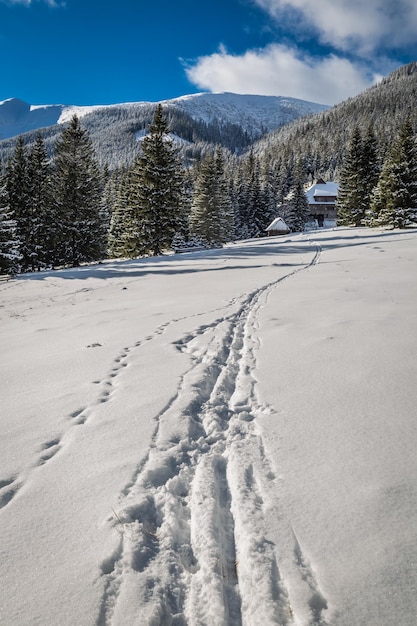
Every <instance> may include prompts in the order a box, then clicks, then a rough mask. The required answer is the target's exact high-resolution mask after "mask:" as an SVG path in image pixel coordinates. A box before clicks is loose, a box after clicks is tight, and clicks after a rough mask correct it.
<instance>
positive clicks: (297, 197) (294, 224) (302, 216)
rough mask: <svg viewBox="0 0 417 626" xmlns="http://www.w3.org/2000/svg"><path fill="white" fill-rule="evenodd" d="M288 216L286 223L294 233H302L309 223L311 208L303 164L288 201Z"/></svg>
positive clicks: (298, 171) (299, 167)
mask: <svg viewBox="0 0 417 626" xmlns="http://www.w3.org/2000/svg"><path fill="white" fill-rule="evenodd" d="M287 206H288V215H287V217H286V220H285V221H286V223H287V226H288V227H289V228H291V230H292V231H293V232H302V231H303V230H304V226H305V225H306V223H307V221H308V215H309V207H308V199H307V195H306V193H305V191H304V186H303V173H302V167H301V164H299V165H298V167H297V173H296V180H295V183H294V186H293V188H292V190H291V192H290V194H289V198H288V201H287Z"/></svg>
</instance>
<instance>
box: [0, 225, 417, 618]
mask: <svg viewBox="0 0 417 626" xmlns="http://www.w3.org/2000/svg"><path fill="white" fill-rule="evenodd" d="M416 243H417V231H416V230H413V231H406V232H396V231H392V232H388V233H386V232H376V231H367V230H365V229H354V230H348V229H337V230H333V231H322V232H319V233H314V239H311V238H309V237H308V236H292V237H291V238H289V237H284V238H273V237H271V238H267V239H264V240H257V241H252V242H247V243H239V244H235V245H231V246H229V247H225V248H224V249H222V250H212V251H203V252H199V253H197V252H195V253H192V254H191V253H190V254H184V255H177V256H174V255H173V256H166V257H158V258H151V259H143V260H137V261H128V262H122V261H115V262H105V263H103V264H100V265H97V266H93V267H85V268H78V269H71V270H64V271H55V272H52V271H51V272H45V273H42V274H38V275H22V276H20V277H19V278H17V279H16V280H13V281H10V282H2V283H0V299H1V308H0V317H1V324H0V342H1V345H2V360H1V367H2V371H1V377H0V380H1V385H2V393H1V397H2V410H1V413H0V428H1V432H2V437H1V438H0V554H1V558H0V581H1V589H2V593H1V594H0V623H2V624H5V625H7V626H9V625H13V626H32V625H34V624H41V625H42V626H56V625H57V624H59V626H74V624H76V625H77V626H150V625H153V626H154V625H162V626H165V625H167V624H177V625H179V624H181V625H183V626H184V625H190V626H191V625H193V626H194V625H195V626H197V625H203V624H207V625H210V626H211V625H216V626H258V625H262V626H269V625H281V626H319V625H320V626H356V625H358V626H359V625H362V624H363V625H365V624H366V626H392V625H393V624H395V625H398V626H400V625H401V626H412V625H413V624H414V623H415V616H416V614H417V595H416V594H415V589H416V586H417V572H416V568H415V563H416V562H417V547H416V546H417V541H416V539H417V537H416V535H417V488H416V485H417V455H416V454H415V450H416V445H417V428H416V422H415V406H416V402H417V388H416V385H415V380H416V375H417V370H416V354H417V334H416V332H415V328H416V322H417V319H416V310H415V303H416V301H417V283H416V281H415V267H416V262H417V245H416Z"/></svg>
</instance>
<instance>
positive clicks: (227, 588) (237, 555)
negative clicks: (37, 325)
mask: <svg viewBox="0 0 417 626" xmlns="http://www.w3.org/2000/svg"><path fill="white" fill-rule="evenodd" d="M311 243H312V245H314V247H315V254H314V256H313V259H312V261H311V262H310V263H309V264H308V265H305V266H303V267H301V268H300V267H299V268H297V269H296V270H294V271H292V272H290V273H288V274H287V275H285V276H284V277H281V278H279V279H278V280H276V281H274V282H271V283H270V284H268V285H266V286H263V287H261V288H259V289H256V290H254V291H253V292H252V293H250V294H248V295H246V296H245V297H243V298H242V299H241V301H240V305H239V307H238V309H237V310H234V311H233V312H231V313H229V314H227V315H224V316H223V317H219V318H218V319H216V320H214V321H213V322H212V323H210V324H205V325H202V326H199V327H197V328H196V329H195V330H194V331H192V332H190V333H188V334H187V335H186V336H184V337H182V338H181V339H179V340H178V341H176V342H175V343H174V346H175V347H176V348H177V349H178V350H180V351H183V352H185V353H187V354H188V355H190V357H191V366H190V368H189V370H188V371H187V372H186V373H185V374H184V375H183V377H182V379H181V381H180V384H179V387H178V391H177V394H176V396H175V397H174V398H173V399H172V400H171V402H170V403H169V405H168V406H167V407H165V409H164V410H163V411H162V412H161V413H160V414H159V415H158V416H157V417H156V420H157V428H156V430H155V433H154V436H153V440H152V443H151V447H150V449H149V452H148V454H147V456H146V458H145V459H143V460H142V461H141V463H140V464H139V465H138V468H137V470H136V472H135V474H134V476H133V477H132V479H131V480H130V481H129V483H128V484H127V485H126V486H125V488H124V489H123V491H122V493H121V495H120V506H119V507H118V510H117V511H115V510H114V511H113V515H112V516H111V517H110V518H109V519H108V523H109V524H112V525H113V526H114V528H115V529H116V530H117V531H118V533H119V535H120V539H119V542H118V545H117V546H116V548H115V551H114V553H113V554H111V555H110V556H109V557H108V558H107V559H105V561H104V562H103V563H102V564H101V578H102V585H103V597H102V604H101V608H100V612H99V615H98V618H97V622H96V624H97V626H124V625H125V624H126V623H129V624H131V625H132V626H133V625H138V626H139V625H141V626H142V625H145V624H147V625H155V626H156V625H158V624H167V625H168V624H172V625H175V626H180V625H182V626H185V625H196V626H197V625H207V626H211V625H216V626H226V625H229V624H230V625H233V626H235V625H236V626H245V625H247V626H249V625H255V624H271V625H272V624H277V625H282V626H285V625H290V624H299V625H303V626H318V625H322V626H324V625H325V624H326V622H325V620H324V616H323V611H324V610H326V609H327V601H326V599H325V597H324V596H323V594H322V593H321V591H320V588H319V584H318V581H317V579H316V577H315V574H314V570H313V567H312V566H311V564H310V563H309V561H308V559H307V558H306V557H305V555H304V554H303V551H302V549H301V546H300V543H299V541H298V539H297V537H296V536H295V533H294V531H293V529H292V528H291V526H290V525H288V528H287V530H286V533H287V535H288V536H289V537H290V541H291V545H292V546H293V552H292V554H291V560H292V579H294V576H295V578H296V579H297V585H296V586H297V593H296V594H295V596H296V597H295V599H294V601H293V600H292V598H291V589H289V588H287V585H286V581H285V579H284V577H283V575H282V573H281V571H280V564H279V563H278V560H277V556H276V550H275V545H274V543H273V542H272V541H271V540H270V539H269V538H268V526H267V521H266V515H265V510H266V508H267V506H268V503H267V500H268V491H270V490H271V489H274V483H275V475H274V471H273V469H272V467H271V463H270V461H269V460H268V458H267V455H266V453H265V449H264V446H263V443H262V439H261V436H260V433H259V431H258V428H257V426H256V420H255V418H256V416H257V415H259V414H262V412H264V411H271V408H270V407H266V406H263V405H261V404H260V403H259V400H258V398H257V395H256V389H255V387H256V381H255V379H254V377H253V375H252V372H253V370H254V368H255V366H256V357H255V351H256V348H257V345H258V344H257V339H256V330H257V312H258V310H259V309H260V308H261V307H262V306H264V305H265V303H266V302H267V299H268V295H269V293H270V292H271V291H272V289H274V288H276V287H277V285H278V284H279V283H280V282H282V281H283V280H287V279H288V278H290V277H292V276H294V275H295V274H297V273H298V272H300V271H303V270H305V269H308V268H310V267H311V266H313V265H315V264H316V263H318V261H319V258H320V253H321V249H320V247H319V245H318V244H316V243H315V242H311ZM235 303H236V302H234V304H235ZM264 498H265V499H266V501H265V500H264ZM294 602H295V603H294Z"/></svg>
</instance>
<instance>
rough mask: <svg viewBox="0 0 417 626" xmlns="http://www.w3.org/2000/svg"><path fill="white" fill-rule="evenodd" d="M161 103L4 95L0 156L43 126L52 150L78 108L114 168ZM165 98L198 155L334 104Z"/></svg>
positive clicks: (133, 149) (175, 128)
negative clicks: (37, 100) (82, 102)
mask: <svg viewBox="0 0 417 626" xmlns="http://www.w3.org/2000/svg"><path fill="white" fill-rule="evenodd" d="M157 104H158V103H155V102H128V103H122V104H112V105H105V106H104V105H95V106H73V105H30V104H27V103H26V102H23V101H22V100H19V99H17V98H11V99H9V100H4V101H3V102H0V157H1V158H2V159H3V160H5V159H7V157H8V155H9V154H10V152H11V151H12V150H13V148H14V143H15V141H14V138H15V137H16V136H17V135H22V134H25V139H26V143H27V144H29V145H30V144H31V143H33V141H34V140H35V137H36V133H37V131H38V130H39V129H41V128H42V132H43V135H44V139H45V142H46V144H47V146H48V148H49V149H50V150H52V147H53V144H54V142H55V140H56V138H57V136H58V135H59V134H60V132H61V125H62V124H63V123H65V122H67V121H68V120H69V119H70V118H71V116H72V115H74V114H77V116H78V117H80V118H82V119H83V125H84V126H85V127H86V128H87V130H88V131H89V133H90V136H91V138H92V141H93V145H94V148H95V150H96V152H97V155H98V158H99V160H100V162H101V163H103V164H104V163H105V164H107V165H108V166H109V167H110V168H111V169H112V168H114V167H118V166H120V165H121V164H123V163H127V162H131V161H132V160H133V159H134V158H135V156H136V154H137V152H138V138H140V137H141V136H143V133H144V130H145V129H146V127H147V126H148V125H149V123H150V122H151V121H152V118H153V113H154V110H155V107H156V106H157ZM161 104H162V105H163V107H164V109H165V111H166V112H167V114H168V116H169V120H170V127H171V130H172V132H173V133H174V134H175V135H176V136H177V137H178V140H179V143H180V144H181V150H182V151H183V153H185V152H187V150H188V153H189V154H188V157H189V158H195V157H196V156H198V154H196V152H197V153H198V151H200V152H201V151H202V150H204V145H203V144H213V143H214V144H221V145H223V146H224V147H226V148H228V149H230V150H231V151H233V152H236V151H238V152H239V151H241V150H243V149H245V148H246V147H248V146H249V145H251V144H252V143H253V141H255V140H257V139H259V138H260V137H261V136H263V135H264V134H266V133H268V132H270V131H272V130H275V129H277V128H279V127H280V126H282V125H284V124H288V123H289V122H291V121H293V120H296V119H299V118H300V117H304V116H306V115H311V114H314V113H318V112H320V111H323V110H327V109H328V108H329V107H328V106H327V105H323V104H317V103H313V102H307V101H304V100H298V99H296V98H285V97H281V96H256V95H239V94H233V93H216V94H212V93H198V94H193V95H187V96H182V97H179V98H174V99H172V100H164V101H161ZM197 144H201V145H199V146H198V147H196V145H197ZM187 146H189V147H187Z"/></svg>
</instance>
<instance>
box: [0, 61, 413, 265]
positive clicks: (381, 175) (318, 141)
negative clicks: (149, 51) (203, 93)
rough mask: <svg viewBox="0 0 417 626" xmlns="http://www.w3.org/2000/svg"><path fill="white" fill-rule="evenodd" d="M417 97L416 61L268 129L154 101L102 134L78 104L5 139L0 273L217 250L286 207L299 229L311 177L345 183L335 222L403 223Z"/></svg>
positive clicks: (409, 213) (258, 231)
mask: <svg viewBox="0 0 417 626" xmlns="http://www.w3.org/2000/svg"><path fill="white" fill-rule="evenodd" d="M416 94H417V63H411V64H409V65H407V66H404V67H403V68H400V69H399V70H396V71H395V72H393V73H392V74H391V75H389V76H388V77H387V78H385V79H384V80H382V81H381V82H380V83H379V84H378V85H376V86H374V87H372V88H370V89H368V90H367V91H366V92H364V93H363V94H360V95H359V96H357V97H356V98H351V99H349V100H348V101H346V102H343V103H341V104H339V105H336V106H335V107H332V108H331V109H328V110H325V111H322V112H319V113H316V114H314V115H309V116H307V117H303V118H301V119H298V120H296V121H293V122H290V123H288V124H285V125H283V126H282V127H281V128H279V129H278V130H276V131H273V132H268V133H267V132H265V133H264V134H263V136H262V137H259V136H250V135H249V134H248V133H247V132H246V131H244V130H243V129H242V128H240V127H239V126H237V125H236V126H234V125H230V124H229V125H228V126H227V127H226V126H223V128H222V127H221V125H219V124H217V125H216V124H214V125H211V127H210V128H209V127H208V126H207V125H205V124H203V123H202V122H198V121H194V122H193V124H191V122H190V119H189V118H188V117H187V116H185V115H183V116H181V115H179V114H178V113H177V114H175V115H173V113H172V112H171V111H169V110H164V108H163V106H162V105H161V104H158V105H156V106H155V107H154V108H153V109H152V110H149V111H148V112H147V115H148V118H147V119H148V120H149V121H148V122H147V123H146V124H145V123H144V121H143V120H142V121H141V122H140V125H141V127H142V130H143V133H142V136H140V138H138V136H137V132H138V128H137V127H135V129H134V130H135V133H136V135H132V136H130V137H134V139H132V138H131V139H129V141H124V140H123V137H124V135H123V132H121V131H120V128H121V126H120V125H119V126H117V124H122V123H123V124H124V126H123V128H124V129H125V130H126V128H128V127H129V128H131V126H132V120H126V119H124V120H122V121H121V120H120V119H119V120H118V121H117V119H116V118H115V128H116V130H115V133H114V136H112V137H111V138H110V137H107V144H106V140H105V138H104V137H103V135H100V137H101V138H100V142H101V143H100V142H98V141H97V137H98V135H97V133H95V131H94V124H99V123H100V118H99V117H97V116H96V117H95V118H93V117H91V119H89V116H86V117H85V118H83V120H80V119H78V118H77V116H76V115H74V116H73V117H72V119H71V121H70V122H69V123H67V124H65V125H63V126H60V127H59V132H58V133H57V129H56V128H55V129H54V131H53V132H52V130H51V129H43V130H41V131H38V132H36V133H34V132H31V133H26V134H25V135H22V136H19V137H17V138H13V139H9V140H7V141H3V142H0V156H1V172H0V174H1V178H0V273H1V274H9V275H13V274H16V273H21V272H34V271H41V270H44V269H49V268H58V267H66V266H78V265H81V264H84V263H91V262H98V261H100V260H102V259H105V258H108V257H111V258H135V257H138V256H144V255H159V254H162V253H164V252H165V251H167V250H177V251H178V250H184V249H189V248H194V247H206V248H207V247H218V246H221V245H222V244H224V243H226V242H230V241H234V240H239V239H246V238H254V237H262V236H265V234H266V233H265V229H266V227H267V226H268V225H269V224H270V223H271V221H272V220H273V219H274V218H275V217H278V216H279V215H281V216H283V217H285V221H286V223H287V225H288V227H289V228H290V229H291V230H292V231H298V232H299V231H302V230H303V229H304V227H305V224H306V223H307V222H308V220H309V215H308V205H307V200H306V194H305V189H306V188H307V187H308V186H309V185H311V184H312V183H313V182H314V181H315V180H316V179H317V178H323V179H324V180H326V181H327V180H332V181H335V182H338V183H339V185H340V192H339V197H338V201H337V208H338V222H337V223H338V225H345V226H353V227H355V226H369V227H375V226H378V227H385V228H406V227H407V226H409V225H411V224H414V223H415V221H416V219H417V148H416V130H417V116H416V113H415V111H414V107H413V103H414V102H415V97H416ZM111 114H112V115H113V116H116V117H117V115H119V116H120V112H118V111H117V109H114V110H113V111H112V112H111ZM117 129H118V130H117ZM118 141H119V142H120V144H118ZM106 146H107V147H106Z"/></svg>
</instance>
